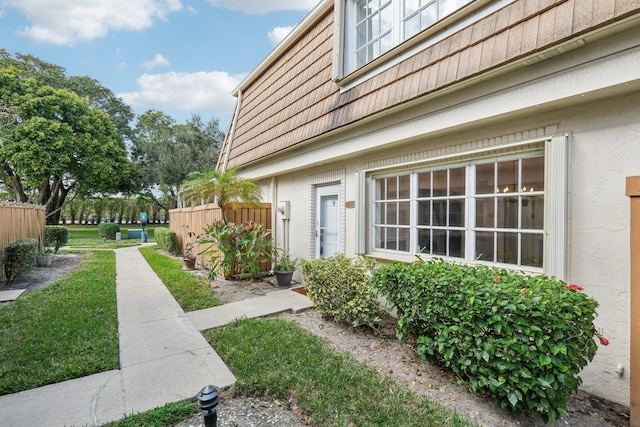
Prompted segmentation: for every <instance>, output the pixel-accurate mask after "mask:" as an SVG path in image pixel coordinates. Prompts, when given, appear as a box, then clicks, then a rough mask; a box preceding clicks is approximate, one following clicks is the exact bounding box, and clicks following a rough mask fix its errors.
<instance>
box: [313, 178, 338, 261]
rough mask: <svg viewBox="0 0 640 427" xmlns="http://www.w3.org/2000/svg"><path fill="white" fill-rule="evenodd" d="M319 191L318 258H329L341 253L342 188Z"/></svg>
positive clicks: (317, 210) (317, 211) (322, 188)
mask: <svg viewBox="0 0 640 427" xmlns="http://www.w3.org/2000/svg"><path fill="white" fill-rule="evenodd" d="M317 190H318V193H317V200H316V202H317V203H316V206H317V208H316V258H328V257H330V256H333V255H335V254H336V253H337V252H339V251H340V209H339V207H340V186H339V185H328V186H325V187H318V189H317Z"/></svg>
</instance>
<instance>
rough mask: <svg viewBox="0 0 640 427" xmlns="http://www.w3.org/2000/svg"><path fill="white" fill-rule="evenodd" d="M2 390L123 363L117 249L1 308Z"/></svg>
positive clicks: (89, 258) (85, 261)
mask: <svg viewBox="0 0 640 427" xmlns="http://www.w3.org/2000/svg"><path fill="white" fill-rule="evenodd" d="M0 325H2V328H0V342H1V343H2V346H0V395H3V394H8V393H15V392H17V391H21V390H27V389H31V388H34V387H39V386H43V385H46V384H51V383H56V382H60V381H64V380H68V379H72V378H79V377H83V376H86V375H91V374H94V373H98V372H104V371H107V370H111V369H118V367H119V348H118V318H117V309H116V281H115V255H114V253H113V252H112V251H97V252H93V253H87V254H85V256H84V258H83V261H82V266H81V268H80V269H79V270H76V271H75V272H73V273H71V274H70V275H69V276H67V277H65V278H64V279H62V280H59V281H58V282H56V283H53V284H51V285H50V286H49V287H47V288H46V289H43V290H40V291H37V292H29V293H26V294H25V295H23V296H22V297H20V298H18V299H17V300H16V301H15V302H13V303H11V304H9V305H7V306H5V307H2V308H1V309H0Z"/></svg>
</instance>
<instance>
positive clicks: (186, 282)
mask: <svg viewBox="0 0 640 427" xmlns="http://www.w3.org/2000/svg"><path fill="white" fill-rule="evenodd" d="M156 249H157V247H156V246H146V247H143V248H140V249H139V250H140V252H141V253H142V255H143V256H144V258H145V259H146V260H147V263H149V265H150V266H151V268H152V269H153V271H155V273H156V274H157V275H158V277H159V278H160V280H162V283H164V285H165V286H166V287H167V289H169V292H171V294H173V297H174V298H175V299H176V301H178V304H180V307H182V309H183V310H184V311H187V312H189V311H195V310H201V309H203V308H209V307H215V306H217V305H220V304H222V301H220V299H218V298H217V297H216V296H215V295H213V293H212V292H211V288H210V287H209V281H208V280H207V278H206V277H203V276H198V275H195V274H193V273H189V272H187V271H184V270H182V267H181V261H180V260H179V259H176V258H171V257H168V256H165V255H163V254H161V253H159V252H158V251H157V250H156Z"/></svg>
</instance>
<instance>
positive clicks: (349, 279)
mask: <svg viewBox="0 0 640 427" xmlns="http://www.w3.org/2000/svg"><path fill="white" fill-rule="evenodd" d="M301 263H302V272H303V274H304V279H305V282H306V287H307V291H308V293H307V295H308V296H309V298H310V299H311V301H313V303H314V305H315V306H316V309H317V310H318V313H319V314H320V315H321V316H323V317H328V318H331V319H333V320H335V321H336V322H346V323H349V324H350V325H351V326H353V327H358V326H362V325H367V326H370V327H375V325H376V323H378V322H380V311H381V308H380V304H379V303H378V301H377V299H376V297H375V295H374V293H373V289H372V286H371V272H372V271H373V268H374V265H375V263H374V262H373V261H372V260H366V259H363V258H354V259H350V258H348V257H347V256H346V255H344V254H337V255H335V256H332V257H329V258H326V259H317V260H311V261H307V260H302V261H301Z"/></svg>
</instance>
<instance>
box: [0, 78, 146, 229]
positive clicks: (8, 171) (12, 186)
mask: <svg viewBox="0 0 640 427" xmlns="http://www.w3.org/2000/svg"><path fill="white" fill-rule="evenodd" d="M25 74H27V75H28V74H29V73H25V72H24V71H20V70H19V69H18V68H16V67H14V66H9V67H7V68H0V111H1V113H0V117H4V120H0V181H1V182H3V183H4V184H5V187H6V188H7V190H8V191H9V192H10V193H11V194H12V196H13V197H14V198H15V199H16V200H19V201H22V202H35V203H39V204H43V205H46V206H47V216H48V219H47V222H48V223H57V222H58V219H59V212H60V209H61V207H62V205H63V203H64V201H65V199H66V198H67V196H68V195H69V193H70V192H71V191H72V190H73V191H74V193H76V194H80V195H84V194H96V193H118V192H129V191H132V190H135V186H134V183H135V182H136V181H137V180H136V177H137V176H138V174H139V173H138V169H137V167H135V165H133V164H132V163H131V162H129V161H128V158H127V150H126V147H125V144H124V140H123V137H122V135H121V134H120V133H119V132H118V130H117V129H116V127H115V126H114V124H113V122H112V121H111V117H110V116H109V115H108V114H107V113H105V112H103V111H101V110H99V109H98V108H96V107H93V106H91V105H90V103H89V102H88V100H87V99H86V98H81V97H80V96H79V95H77V94H76V93H73V92H70V91H69V90H67V89H65V88H55V87H53V86H50V85H47V84H43V83H41V82H40V81H39V80H46V79H44V78H43V79H39V80H36V79H33V78H30V77H25Z"/></svg>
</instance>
